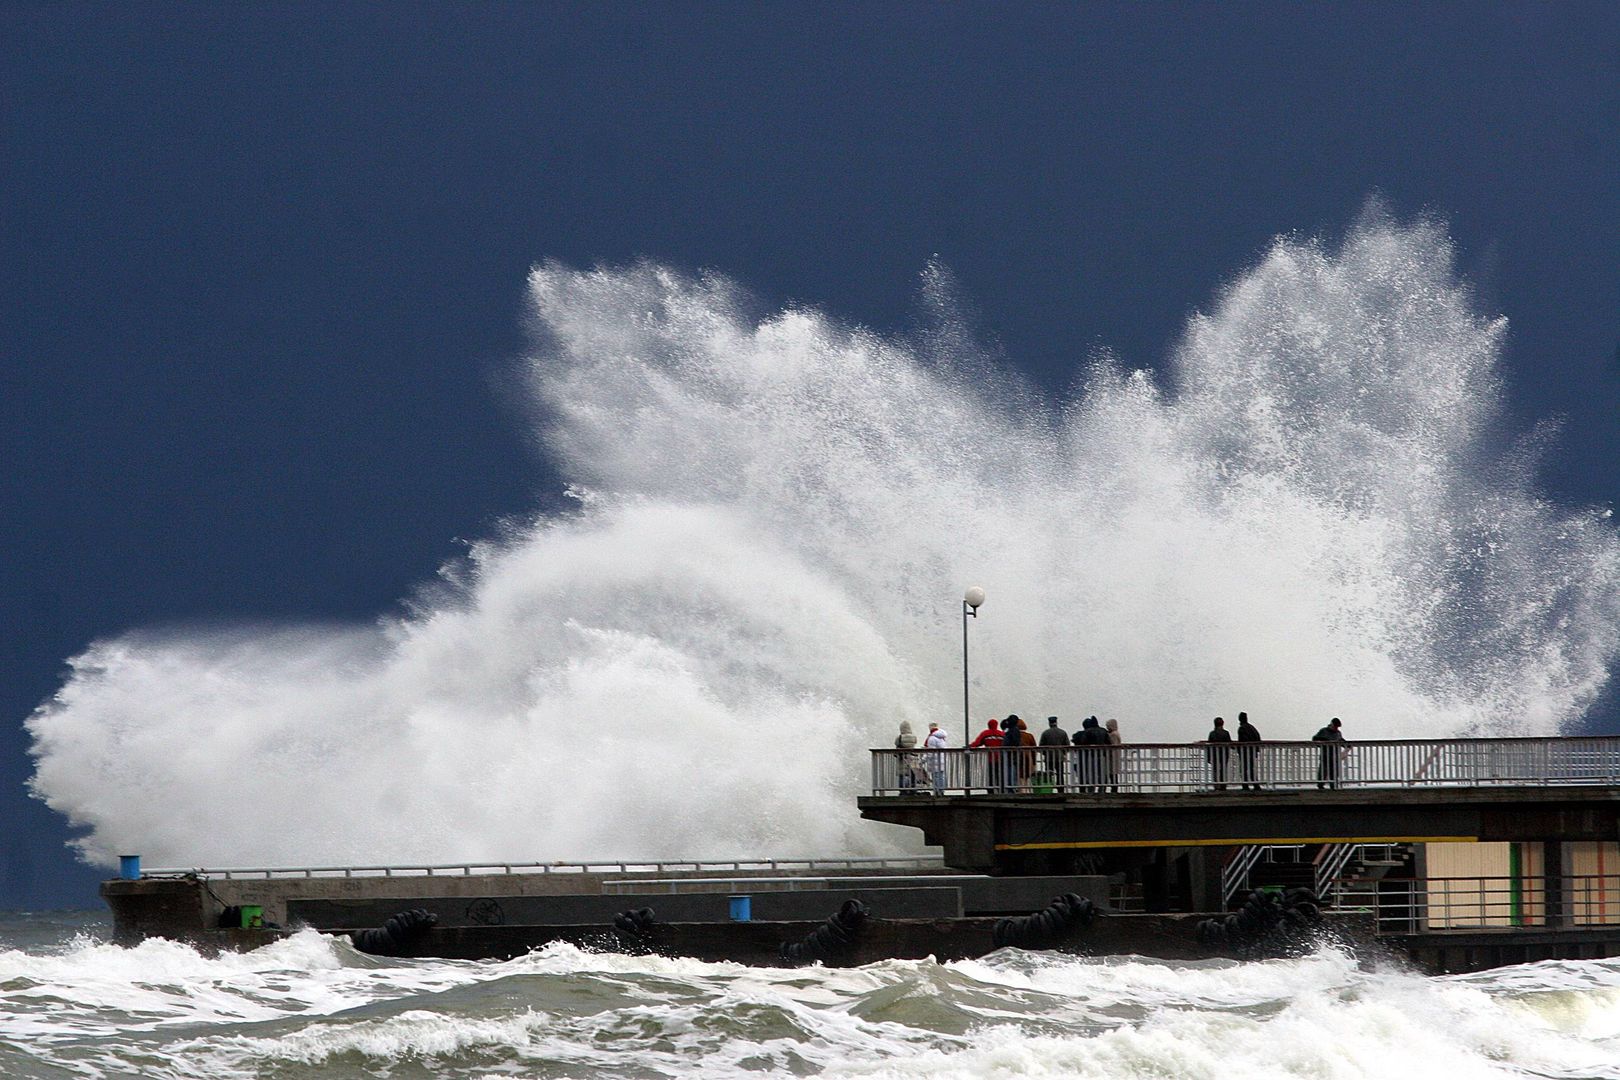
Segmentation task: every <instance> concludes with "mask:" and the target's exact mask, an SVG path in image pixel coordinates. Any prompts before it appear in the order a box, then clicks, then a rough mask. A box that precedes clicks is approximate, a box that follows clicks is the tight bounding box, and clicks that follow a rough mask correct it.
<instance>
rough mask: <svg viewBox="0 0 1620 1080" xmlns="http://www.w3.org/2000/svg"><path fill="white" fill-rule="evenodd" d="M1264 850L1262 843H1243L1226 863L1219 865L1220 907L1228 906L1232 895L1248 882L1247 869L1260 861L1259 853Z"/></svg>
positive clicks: (1250, 868) (1252, 867) (1249, 869)
mask: <svg viewBox="0 0 1620 1080" xmlns="http://www.w3.org/2000/svg"><path fill="white" fill-rule="evenodd" d="M1264 851H1265V845H1263V844H1244V845H1243V846H1242V847H1240V848H1238V849H1237V851H1236V852H1234V853H1233V854H1232V858H1231V859H1230V860H1229V861H1228V862H1227V864H1226V865H1225V866H1223V867H1221V907H1222V909H1225V908H1227V907H1229V906H1230V905H1231V903H1232V897H1234V896H1236V895H1237V894H1238V891H1239V890H1240V889H1243V888H1244V887H1246V886H1247V885H1248V884H1249V871H1251V870H1253V869H1254V864H1255V863H1257V862H1259V861H1260V855H1261V853H1262V852H1264Z"/></svg>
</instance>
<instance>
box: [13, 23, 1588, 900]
mask: <svg viewBox="0 0 1620 1080" xmlns="http://www.w3.org/2000/svg"><path fill="white" fill-rule="evenodd" d="M1375 194H1376V195H1379V196H1381V197H1382V198H1383V199H1384V200H1385V201H1386V203H1387V204H1388V206H1389V207H1390V208H1391V210H1392V211H1393V212H1394V213H1395V214H1396V215H1397V216H1400V217H1412V216H1415V215H1418V214H1423V213H1429V214H1433V215H1435V216H1437V217H1439V218H1441V219H1443V220H1445V221H1447V222H1448V223H1449V226H1450V229H1451V232H1452V235H1453V236H1454V237H1455V239H1456V241H1457V244H1458V250H1459V256H1460V264H1461V268H1462V270H1463V272H1464V273H1465V274H1466V275H1467V276H1468V277H1469V278H1470V279H1471V280H1472V281H1473V283H1474V284H1475V286H1476V287H1477V290H1478V293H1479V297H1480V300H1481V303H1482V304H1483V306H1484V307H1485V308H1486V309H1487V310H1488V311H1490V312H1493V313H1494V312H1500V313H1503V314H1505V315H1507V316H1508V317H1509V319H1510V321H1511V327H1512V329H1511V336H1510V340H1509V344H1508V355H1507V363H1508V371H1507V381H1508V385H1507V388H1506V389H1507V393H1508V397H1509V408H1510V410H1511V413H1512V419H1513V423H1515V424H1517V425H1520V426H1523V427H1528V426H1529V425H1530V424H1531V423H1533V422H1534V421H1536V420H1539V419H1543V418H1548V417H1552V418H1558V419H1561V420H1562V422H1563V425H1564V426H1563V431H1562V435H1561V438H1560V440H1559V442H1558V443H1557V444H1556V447H1555V449H1554V451H1553V452H1552V454H1551V456H1550V458H1549V460H1548V462H1547V464H1546V467H1545V470H1544V473H1543V483H1544V486H1545V489H1546V490H1547V491H1548V492H1549V493H1550V494H1551V495H1553V496H1554V497H1555V498H1557V499H1558V500H1560V501H1564V502H1568V503H1573V504H1600V505H1612V504H1614V503H1615V502H1617V501H1620V453H1617V447H1620V440H1617V438H1616V417H1617V407H1620V6H1617V5H1615V4H1612V3H1602V4H1597V3H1562V4H1532V3H1525V4H1512V5H1499V4H1479V5H1463V4H1428V5H1421V6H1418V5H1407V4H1365V3H1352V4H1341V5H1333V6H1312V5H1298V4H1281V5H1273V4H1219V5H1215V4H1208V5H1191V4H1178V5H1135V4H1118V5H1115V4H1086V5H1048V4H1041V5H1033V4H1016V3H1015V4H987V5H981V4H952V5H940V6H935V5H923V4H915V5H914V4H884V3H863V4H833V5H799V4H747V5H745V4H702V5H671V4H648V5H638V4H616V5H615V4H539V3H535V4H524V5H500V4H485V5H467V4H454V5H432V4H386V5H385V4H358V3H342V2H339V3H324V2H323V3H312V4H286V3H279V4H278V3H272V4H263V5H251V6H249V5H224V4H220V5H206V4H186V5H168V4H162V3H149V4H140V5H112V4H107V5H102V4H70V5H63V4H55V3H51V4H16V3H8V4H3V5H0V275H3V285H0V379H3V383H0V409H3V413H0V527H3V529H4V538H5V546H4V551H3V559H0V663H3V665H4V666H3V669H0V674H3V677H0V908H7V907H38V906H55V905H66V904H75V905H91V904H93V903H95V897H94V881H95V879H96V878H97V877H98V876H99V875H98V874H96V873H94V872H92V871H89V870H86V869H84V868H83V867H79V866H77V865H76V864H74V863H73V861H72V860H71V858H70V857H69V855H68V854H67V852H66V851H65V849H64V847H63V842H64V839H65V838H66V836H67V829H66V825H65V823H64V822H63V821H62V820H60V819H59V818H58V817H57V816H56V815H54V814H53V813H51V812H50V811H48V810H46V809H45V808H44V807H43V806H42V805H41V804H38V803H36V802H34V801H32V800H30V799H28V798H27V797H26V794H25V790H24V783H25V781H26V779H27V777H28V775H29V773H30V771H31V762H30V760H29V758H28V756H27V752H26V751H27V739H26V737H25V735H24V732H23V728H22V723H23V720H24V719H25V718H26V717H27V715H28V714H29V713H30V712H31V711H32V710H33V709H34V708H35V707H36V706H37V705H38V704H39V703H40V702H41V701H43V700H44V699H46V698H47V697H49V696H50V695H51V694H52V693H53V692H54V691H55V690H56V689H57V687H58V686H59V685H60V681H61V677H62V673H63V669H62V665H63V662H64V661H65V660H66V659H67V658H68V657H70V656H73V655H75V654H76V653H77V652H79V651H80V650H81V649H82V648H83V647H84V646H85V645H86V644H87V643H88V642H89V641H91V640H92V639H94V638H97V637H101V636H106V635H111V634H116V633H118V632H120V631H124V630H128V629H131V628H134V627H141V626H149V625H153V624H163V623H173V622H176V621H196V620H227V621H232V622H240V621H244V620H249V621H251V620H256V619H265V620H271V619H282V618H296V619H299V620H325V619H331V620H356V619H358V620H368V619H371V618H374V617H375V616H377V615H378V614H379V613H384V612H387V611H390V610H393V609H394V608H395V606H396V605H397V603H398V602H399V600H400V599H401V598H402V597H404V596H407V595H408V594H409V592H410V590H411V588H412V586H413V585H414V584H416V583H419V582H421V581H423V580H424V579H426V578H428V577H430V576H431V575H432V574H433V572H434V570H435V569H436V568H437V566H438V565H439V564H440V563H441V562H443V561H444V560H446V559H447V558H451V557H453V556H454V555H456V554H457V553H458V552H459V551H460V550H461V549H460V548H459V547H458V546H457V543H456V540H457V538H458V537H477V536H482V535H488V534H489V532H490V531H491V530H492V529H493V528H494V526H495V523H496V522H497V521H498V520H499V519H500V518H501V517H503V516H508V515H514V514H524V513H527V512H531V511H533V510H534V509H535V508H537V507H545V506H548V505H553V504H554V502H555V500H556V499H557V496H558V488H559V480H558V478H557V477H556V476H555V475H554V474H553V473H552V472H551V471H550V470H549V469H548V468H547V466H546V464H545V462H544V461H543V460H542V459H541V458H540V457H539V456H538V455H537V453H536V452H535V450H534V448H533V445H532V442H531V434H530V430H529V428H530V424H529V422H528V420H527V419H526V417H525V415H524V411H523V407H522V405H521V404H520V403H519V402H518V401H517V400H516V398H515V397H514V396H513V395H512V394H511V393H510V392H509V390H508V389H507V388H506V383H505V380H504V376H505V374H506V373H507V372H508V371H509V370H510V368H509V363H510V360H511V358H512V357H514V356H515V355H517V354H519V353H520V352H521V351H522V350H523V348H524V346H525V337H524V331H523V317H524V279H525V273H526V271H527V270H528V268H529V267H530V266H531V265H532V264H534V263H537V262H540V261H542V260H547V259H557V260H561V261H563V262H566V263H571V264H575V265H591V264H594V263H598V262H602V263H609V264H617V263H624V262H627V261H630V260H634V259H637V258H639V257H648V258H652V259H655V260H658V261H661V262H666V263H669V264H672V265H675V266H677V267H682V268H689V269H702V268H714V269H717V270H720V271H722V272H724V273H726V274H727V275H729V276H731V277H734V278H736V279H737V280H739V281H741V282H742V283H743V284H745V285H747V286H748V287H750V288H752V289H753V290H754V291H755V292H756V293H757V294H758V295H759V297H760V298H761V300H762V301H763V302H764V303H765V304H767V305H779V304H781V303H785V302H790V301H792V302H805V303H809V304H813V305H816V306H819V307H822V308H825V309H826V310H828V311H829V312H831V313H833V314H835V315H837V316H839V317H841V318H845V319H849V320H853V321H857V322H861V323H864V324H866V325H869V326H873V327H877V328H880V329H890V328H904V327H906V326H907V325H908V324H909V321H910V319H911V317H912V315H911V313H912V311H913V304H914V298H915V294H916V290H917V275H918V273H919V271H920V270H921V269H922V268H923V266H924V265H925V263H926V262H927V261H928V260H929V259H930V258H931V257H934V256H936V255H937V256H938V257H939V258H940V259H941V260H943V261H944V262H945V263H946V264H947V265H949V266H950V267H951V268H952V269H953V270H954V271H955V273H956V275H957V277H958V279H959V281H960V283H961V286H962V289H963V291H964V292H965V294H966V295H967V296H968V297H969V298H970V299H971V301H972V303H973V304H974V305H975V306H976V308H977V309H978V311H979V315H980V319H981V325H980V329H981V332H982V333H983V334H984V335H985V336H987V337H989V338H991V339H993V340H994V341H996V342H998V343H999V345H1000V346H1001V347H1002V348H1003V349H1004V350H1005V353H1006V356H1007V359H1008V361H1009V362H1010V363H1012V364H1014V365H1016V366H1017V367H1019V368H1020V369H1022V370H1023V371H1025V372H1026V373H1028V374H1029V375H1030V376H1031V377H1032V378H1033V379H1035V380H1036V381H1037V382H1038V383H1039V385H1041V386H1042V387H1044V388H1045V389H1046V390H1048V391H1049V392H1051V393H1052V394H1054V395H1058V394H1061V393H1062V392H1063V391H1064V390H1065V389H1066V388H1067V386H1068V383H1069V380H1070V378H1071V376H1072V372H1073V369H1074V365H1075V362H1076V361H1077V360H1079V359H1081V358H1082V357H1084V356H1085V355H1086V354H1087V353H1088V352H1090V351H1091V350H1093V349H1094V348H1096V347H1098V346H1107V347H1109V348H1111V349H1113V350H1114V351H1115V352H1116V353H1118V354H1119V355H1120V356H1121V358H1122V359H1123V360H1124V361H1125V362H1126V363H1128V364H1131V365H1133V366H1148V365H1152V366H1162V364H1163V362H1164V359H1165V357H1166V355H1167V353H1168V350H1169V348H1170V346H1171V345H1172V343H1173V342H1174V340H1175V338H1176V337H1177V335H1178V334H1179V333H1180V331H1181V328H1182V326H1183V323H1184V320H1185V319H1186V317H1187V315H1188V313H1189V312H1190V311H1192V310H1194V309H1195V308H1198V307H1201V306H1206V305H1207V304H1208V303H1209V302H1210V300H1211V298H1212V296H1213V295H1214V293H1215V292H1216V291H1217V289H1218V288H1219V287H1220V285H1221V284H1222V283H1223V282H1224V281H1226V280H1229V279H1230V278H1231V277H1232V276H1233V275H1235V274H1236V273H1238V272H1239V271H1241V270H1242V269H1244V268H1245V267H1246V266H1248V265H1250V264H1252V262H1253V261H1254V260H1255V258H1256V257H1257V256H1258V255H1259V254H1260V253H1261V252H1262V251H1263V249H1264V248H1265V246H1266V244H1267V242H1268V241H1269V239H1270V238H1271V237H1273V236H1275V235H1276V234H1278V233H1290V232H1298V233H1304V234H1315V233H1321V234H1324V235H1330V236H1331V235H1334V234H1336V233H1338V232H1341V231H1342V230H1343V229H1344V228H1345V226H1346V225H1347V224H1348V223H1349V222H1350V221H1351V220H1352V219H1353V218H1354V217H1355V215H1356V214H1357V212H1358V211H1359V210H1360V209H1361V207H1362V206H1363V204H1364V203H1365V201H1366V200H1367V199H1368V198H1369V197H1370V196H1373V195H1375ZM1617 712H1620V710H1617V709H1616V708H1615V706H1614V703H1613V700H1612V695H1611V700H1610V701H1609V702H1608V703H1606V704H1605V705H1604V706H1603V707H1602V708H1601V709H1600V710H1599V711H1598V713H1597V714H1595V715H1594V716H1593V717H1591V718H1589V721H1588V725H1589V727H1591V728H1592V729H1594V730H1609V731H1614V730H1620V716H1617ZM218 812H219V813H220V814H221V815H238V814H251V812H252V810H251V808H249V807H230V806H221V807H219V808H218Z"/></svg>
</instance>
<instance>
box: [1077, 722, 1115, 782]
mask: <svg viewBox="0 0 1620 1080" xmlns="http://www.w3.org/2000/svg"><path fill="white" fill-rule="evenodd" d="M1074 744H1075V745H1076V746H1078V747H1080V748H1081V749H1080V751H1079V753H1078V754H1077V755H1076V756H1077V757H1078V758H1079V759H1080V768H1079V772H1080V784H1081V786H1082V787H1083V788H1084V790H1086V791H1101V790H1102V786H1103V774H1104V772H1105V771H1106V769H1107V766H1108V762H1107V761H1106V756H1107V754H1108V746H1109V742H1108V732H1107V731H1106V730H1104V729H1103V726H1102V725H1101V724H1099V723H1098V722H1097V718H1096V717H1095V716H1088V717H1086V718H1085V720H1084V721H1082V722H1081V724H1080V730H1079V731H1077V732H1075V733H1074Z"/></svg>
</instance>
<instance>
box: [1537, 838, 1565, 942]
mask: <svg viewBox="0 0 1620 1080" xmlns="http://www.w3.org/2000/svg"><path fill="white" fill-rule="evenodd" d="M1541 874H1542V879H1543V881H1544V882H1545V886H1544V890H1543V896H1544V897H1545V899H1546V903H1547V925H1548V926H1549V927H1555V926H1568V925H1569V905H1568V902H1567V900H1566V898H1565V896H1564V844H1563V841H1561V840H1543V841H1542V842H1541Z"/></svg>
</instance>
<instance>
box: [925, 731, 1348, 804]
mask: <svg viewBox="0 0 1620 1080" xmlns="http://www.w3.org/2000/svg"><path fill="white" fill-rule="evenodd" d="M1342 728H1343V723H1342V722H1341V721H1340V720H1339V718H1338V717H1337V716H1335V717H1334V718H1333V719H1332V720H1331V721H1329V722H1328V724H1327V725H1326V726H1325V727H1323V728H1322V729H1321V730H1319V731H1318V732H1317V733H1316V734H1315V735H1312V736H1311V741H1313V742H1319V743H1322V744H1323V746H1322V749H1321V752H1320V760H1319V764H1318V766H1317V773H1316V786H1317V787H1318V788H1336V787H1338V786H1339V784H1340V777H1341V761H1342V758H1343V756H1344V751H1345V738H1344V734H1343V731H1342ZM1263 741H1264V740H1263V739H1262V738H1261V736H1260V729H1259V728H1257V727H1255V726H1254V724H1252V723H1250V722H1249V714H1248V713H1246V712H1240V713H1238V724H1237V737H1236V738H1235V739H1234V738H1233V736H1232V733H1231V732H1230V731H1228V730H1227V729H1226V720H1225V719H1224V718H1223V717H1219V716H1217V717H1216V718H1215V725H1214V727H1213V728H1211V729H1210V732H1209V734H1208V735H1206V736H1205V737H1204V738H1203V739H1202V740H1200V741H1199V743H1197V744H1195V745H1200V746H1202V747H1203V748H1204V759H1205V761H1206V762H1207V764H1208V767H1209V786H1210V787H1211V788H1212V789H1213V790H1215V791H1225V790H1226V788H1227V786H1228V784H1229V782H1230V780H1231V773H1232V770H1231V763H1232V758H1233V757H1234V756H1235V757H1236V758H1237V780H1238V783H1239V784H1240V785H1241V787H1242V790H1244V791H1259V790H1260V786H1261V779H1262V778H1261V775H1260V769H1259V761H1260V744H1261V743H1262V742H1263ZM894 745H895V748H896V749H899V750H914V749H917V748H918V739H917V735H916V733H915V732H913V731H912V727H911V723H910V721H907V720H902V721H901V722H900V734H899V735H898V736H896V737H895V740H894ZM948 745H949V739H948V737H947V736H946V734H945V729H944V728H942V727H940V725H939V724H937V723H935V724H929V725H928V734H927V735H926V736H925V737H924V738H923V740H922V747H921V749H922V750H923V751H925V752H924V753H921V754H917V753H908V754H902V755H900V761H899V779H898V783H899V786H900V787H902V788H910V787H922V788H927V787H932V788H933V789H934V790H935V791H936V792H942V791H943V790H944V789H945V788H946V787H951V788H985V789H988V790H992V791H1023V792H1029V791H1034V792H1037V793H1047V792H1051V791H1054V790H1063V791H1075V790H1078V791H1086V792H1118V791H1119V789H1120V784H1121V776H1122V775H1123V773H1124V771H1125V770H1124V750H1123V743H1122V740H1121V738H1120V731H1119V721H1118V720H1115V719H1112V718H1110V719H1109V720H1108V722H1107V723H1106V724H1104V723H1102V722H1100V721H1099V720H1098V719H1097V717H1095V716H1088V717H1086V718H1085V720H1084V721H1082V722H1081V725H1080V728H1079V730H1078V731H1075V732H1074V733H1073V734H1072V735H1071V734H1070V733H1069V732H1067V731H1064V730H1063V728H1061V727H1059V726H1058V718H1057V717H1055V716H1048V717H1047V718H1046V729H1045V730H1044V731H1042V732H1041V734H1040V738H1039V739H1037V738H1036V737H1035V735H1034V733H1033V732H1031V731H1030V730H1029V724H1028V723H1027V722H1026V721H1025V720H1024V719H1023V718H1021V717H1020V716H1019V715H1018V714H1017V713H1009V714H1007V716H1006V717H1005V718H1003V719H1000V720H996V719H992V720H990V721H989V722H988V723H987V724H986V725H985V728H984V730H983V731H981V732H979V734H978V736H977V737H975V738H974V739H973V741H972V742H970V743H968V749H970V750H983V751H985V754H984V755H983V756H982V757H980V756H979V755H969V756H968V758H967V759H966V761H965V763H964V765H963V769H964V770H965V771H964V772H963V774H962V775H958V776H948V775H947V772H948V769H947V764H946V760H945V758H946V755H945V754H943V753H941V752H940V751H943V750H944V749H945V748H946V747H947V746H948ZM1076 747H1078V748H1080V749H1079V750H1078V751H1076V750H1075V749H1074V748H1076ZM927 751H933V752H932V753H928V752H927Z"/></svg>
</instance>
